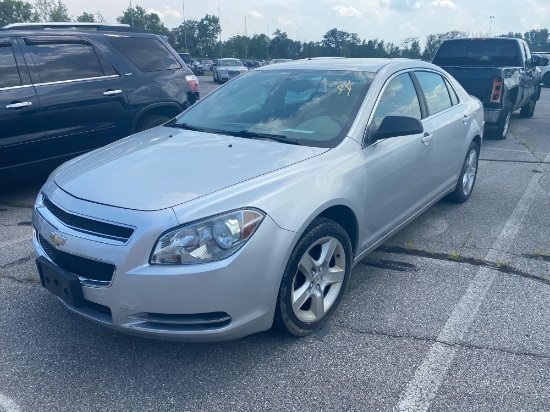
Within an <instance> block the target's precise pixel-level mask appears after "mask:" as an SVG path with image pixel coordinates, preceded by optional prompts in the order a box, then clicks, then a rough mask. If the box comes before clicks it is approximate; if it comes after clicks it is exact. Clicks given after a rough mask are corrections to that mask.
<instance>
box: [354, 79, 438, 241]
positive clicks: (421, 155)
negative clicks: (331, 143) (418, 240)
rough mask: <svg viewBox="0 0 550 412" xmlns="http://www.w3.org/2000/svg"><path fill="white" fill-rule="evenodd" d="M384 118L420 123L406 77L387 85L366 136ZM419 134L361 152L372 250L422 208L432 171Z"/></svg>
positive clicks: (430, 153)
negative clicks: (408, 117)
mask: <svg viewBox="0 0 550 412" xmlns="http://www.w3.org/2000/svg"><path fill="white" fill-rule="evenodd" d="M388 115H403V116H413V117H416V118H418V119H421V118H422V115H421V109H420V104H419V99H418V95H417V92H416V89H415V86H414V84H413V82H412V80H411V77H410V75H409V73H403V74H400V75H398V76H396V77H394V78H393V79H391V80H389V81H388V82H387V84H386V85H385V87H384V89H383V91H382V94H381V96H380V98H379V100H378V103H377V106H376V109H375V111H374V115H373V118H372V120H371V122H370V124H369V135H371V136H372V135H373V133H372V128H374V129H376V128H377V127H378V126H379V125H380V124H381V122H382V120H383V119H384V117H386V116H388ZM423 124H424V128H425V130H424V132H423V133H420V134H416V135H410V136H400V137H392V138H389V139H385V140H379V141H376V142H374V143H371V144H369V143H370V142H366V145H367V147H366V148H365V149H363V161H364V167H363V173H364V204H365V208H364V211H365V214H366V218H365V219H364V221H365V222H366V223H365V224H366V227H365V228H363V233H365V234H366V237H365V242H366V244H363V245H360V246H361V247H362V248H363V249H366V248H367V247H370V246H372V245H373V244H374V243H376V242H378V241H379V240H381V239H382V238H384V237H385V236H386V235H387V234H388V233H390V232H392V231H393V230H394V229H395V228H396V227H398V226H399V225H401V224H402V223H403V222H405V221H406V220H407V219H408V218H409V217H411V216H412V215H414V214H415V213H416V212H418V211H419V210H420V209H422V207H423V206H424V205H425V204H426V199H427V194H428V189H429V183H428V182H429V179H430V176H431V173H432V169H433V157H434V149H435V146H434V144H433V142H432V140H431V139H432V137H433V135H432V134H431V131H430V130H429V129H428V127H427V125H426V123H425V122H424V121H423Z"/></svg>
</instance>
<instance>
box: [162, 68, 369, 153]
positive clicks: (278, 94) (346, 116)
mask: <svg viewBox="0 0 550 412" xmlns="http://www.w3.org/2000/svg"><path fill="white" fill-rule="evenodd" d="M374 76H375V73H368V72H358V71H326V70H323V71H319V70H317V71H315V70H300V69H287V70H284V69H279V70H266V71H252V72H249V73H248V74H246V75H242V76H240V77H238V78H236V79H234V80H232V81H231V82H229V83H227V85H225V86H223V87H220V88H219V89H218V90H216V91H214V92H213V93H211V94H210V95H209V96H208V97H206V98H205V99H204V100H201V101H199V102H198V103H196V104H195V105H193V106H191V107H190V108H189V109H188V110H186V111H185V112H184V113H182V114H181V115H180V116H179V117H178V118H177V119H176V121H175V123H173V124H172V126H175V127H178V126H179V127H183V128H188V129H194V130H200V131H205V132H210V133H220V134H231V135H240V136H241V137H246V138H254V137H257V138H267V139H268V138H269V135H273V136H274V137H275V138H274V139H273V140H277V141H280V142H285V139H286V140H287V141H288V143H293V144H301V145H308V146H316V147H335V146H336V145H337V144H338V143H340V142H341V141H342V140H343V138H344V137H345V136H346V134H347V132H348V131H349V129H350V127H351V125H352V123H353V120H354V119H355V116H356V114H357V111H358V110H359V107H360V106H361V103H362V102H363V99H364V97H365V94H366V93H367V90H368V88H369V86H370V84H371V82H372V79H374ZM167 125H168V126H170V125H171V124H170V123H169V124H167ZM254 134H257V136H254Z"/></svg>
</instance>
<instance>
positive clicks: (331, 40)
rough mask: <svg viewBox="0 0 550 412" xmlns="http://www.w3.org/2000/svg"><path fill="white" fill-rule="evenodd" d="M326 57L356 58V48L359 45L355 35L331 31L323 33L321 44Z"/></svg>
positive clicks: (359, 41) (335, 30) (336, 30)
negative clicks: (325, 51)
mask: <svg viewBox="0 0 550 412" xmlns="http://www.w3.org/2000/svg"><path fill="white" fill-rule="evenodd" d="M321 43H322V44H323V46H324V47H325V49H326V50H327V55H328V56H340V57H356V54H357V46H359V44H360V43H361V40H360V39H359V36H358V35H357V34H356V33H348V32H346V31H342V30H338V29H336V28H334V29H331V30H329V31H327V32H326V33H325V35H324V36H323V40H322V42H321Z"/></svg>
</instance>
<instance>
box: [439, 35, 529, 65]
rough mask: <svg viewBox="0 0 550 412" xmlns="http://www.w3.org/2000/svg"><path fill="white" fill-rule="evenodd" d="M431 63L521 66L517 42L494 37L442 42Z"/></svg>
mask: <svg viewBox="0 0 550 412" xmlns="http://www.w3.org/2000/svg"><path fill="white" fill-rule="evenodd" d="M432 63H434V64H437V65H438V66H487V67H494V66H521V63H520V59H519V49H518V44H517V42H515V41H508V40H494V39H490V40H488V39H479V40H470V39H468V40H452V41H446V42H443V44H441V47H439V50H438V51H437V53H436V54H435V57H434V59H433V62H432Z"/></svg>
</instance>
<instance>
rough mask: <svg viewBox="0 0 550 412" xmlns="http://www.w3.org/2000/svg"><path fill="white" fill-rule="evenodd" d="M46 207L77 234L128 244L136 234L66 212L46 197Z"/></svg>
mask: <svg viewBox="0 0 550 412" xmlns="http://www.w3.org/2000/svg"><path fill="white" fill-rule="evenodd" d="M44 206H45V207H46V209H48V210H49V211H50V213H51V214H52V215H54V216H55V217H56V218H58V219H59V220H60V221H61V222H63V223H64V224H65V225H67V226H68V227H70V228H71V229H73V230H76V231H77V232H82V233H87V234H91V235H94V236H98V237H102V238H106V239H112V240H119V241H121V242H124V243H125V242H127V241H128V239H130V237H131V236H132V234H133V233H134V229H132V228H129V227H124V226H119V225H114V224H112V223H106V222H100V221H98V220H94V219H89V218H87V217H82V216H78V215H74V214H72V213H69V212H66V211H65V210H63V209H61V208H60V207H59V206H57V205H56V204H54V203H53V202H52V201H51V200H50V199H48V198H47V197H46V196H44Z"/></svg>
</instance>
